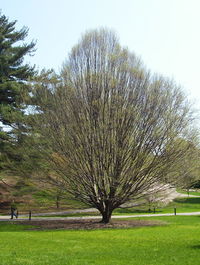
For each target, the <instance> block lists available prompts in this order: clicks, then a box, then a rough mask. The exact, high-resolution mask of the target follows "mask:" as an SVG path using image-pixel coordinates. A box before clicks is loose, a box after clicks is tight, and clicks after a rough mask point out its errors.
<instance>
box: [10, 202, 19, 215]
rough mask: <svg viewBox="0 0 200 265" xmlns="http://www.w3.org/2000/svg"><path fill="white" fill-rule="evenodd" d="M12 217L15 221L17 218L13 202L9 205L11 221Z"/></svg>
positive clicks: (15, 206)
mask: <svg viewBox="0 0 200 265" xmlns="http://www.w3.org/2000/svg"><path fill="white" fill-rule="evenodd" d="M14 216H15V218H16V219H17V217H18V211H17V205H16V204H15V202H14V201H13V202H12V203H11V219H13V217H14Z"/></svg>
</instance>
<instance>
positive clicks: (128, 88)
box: [35, 29, 191, 223]
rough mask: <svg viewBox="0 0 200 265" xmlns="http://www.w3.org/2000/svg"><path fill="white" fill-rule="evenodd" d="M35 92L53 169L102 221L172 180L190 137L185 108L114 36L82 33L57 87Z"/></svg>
mask: <svg viewBox="0 0 200 265" xmlns="http://www.w3.org/2000/svg"><path fill="white" fill-rule="evenodd" d="M35 93H36V94H37V97H38V98H39V99H40V100H39V101H38V103H37V104H39V105H40V113H41V115H39V116H40V117H39V119H38V120H39V122H38V125H39V131H40V133H39V134H40V137H43V139H46V142H47V144H48V152H47V153H46V157H47V159H48V160H49V161H51V167H52V170H54V171H55V172H56V173H57V175H59V177H60V179H62V181H63V180H64V183H65V184H64V185H65V186H66V189H67V190H68V191H69V192H70V193H71V194H73V195H74V196H75V197H76V198H77V199H79V200H80V201H82V202H85V203H87V204H88V205H90V206H92V207H95V208H97V209H98V210H99V212H100V213H101V215H102V222H104V223H107V222H109V220H110V217H111V214H112V212H113V210H114V209H115V208H117V207H119V206H120V205H122V204H123V203H125V202H127V201H129V200H132V199H138V198H141V197H145V196H146V194H147V193H150V192H153V191H152V189H151V187H152V186H153V185H154V184H155V183H159V187H160V188H161V187H165V186H166V183H170V182H172V181H174V178H169V176H172V170H173V165H174V163H176V161H177V159H180V157H181V156H183V153H184V152H185V150H186V149H187V148H188V146H185V148H182V146H181V140H180V139H188V137H189V136H188V130H187V128H188V126H189V123H190V120H191V113H190V111H189V108H188V103H187V102H186V100H185V97H184V95H183V93H182V91H181V89H180V88H179V87H178V86H176V84H175V83H174V82H173V81H171V80H168V79H165V78H163V77H162V76H158V75H152V74H151V73H150V72H149V71H147V70H146V69H145V67H144V66H143V65H142V63H141V62H140V60H139V59H138V58H137V57H136V56H135V55H134V54H133V53H130V52H129V51H128V49H127V48H122V47H121V46H120V44H119V41H118V39H117V37H116V35H115V34H114V33H113V32H111V31H109V30H106V29H100V30H94V31H90V32H87V33H86V34H85V35H84V36H83V37H82V39H81V40H80V42H79V43H78V44H77V45H76V46H75V47H74V48H73V49H72V51H71V53H70V54H69V58H68V60H67V61H66V62H65V64H64V66H63V70H62V74H61V81H60V82H56V84H55V83H52V84H51V85H49V83H48V84H47V83H46V84H45V83H43V84H42V85H40V86H37V89H36V92H35ZM177 139H179V141H180V146H181V148H179V144H176V145H174V142H175V141H177ZM43 151H44V150H43ZM55 154H56V155H55Z"/></svg>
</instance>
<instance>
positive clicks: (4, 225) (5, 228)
mask: <svg viewBox="0 0 200 265" xmlns="http://www.w3.org/2000/svg"><path fill="white" fill-rule="evenodd" d="M32 227H33V226H31V225H22V224H20V222H18V221H15V222H12V221H9V222H0V233H2V232H24V231H26V230H27V229H30V228H32Z"/></svg>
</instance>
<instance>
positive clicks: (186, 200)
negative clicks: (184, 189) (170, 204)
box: [174, 198, 200, 204]
mask: <svg viewBox="0 0 200 265" xmlns="http://www.w3.org/2000/svg"><path fill="white" fill-rule="evenodd" d="M174 202H176V203H190V204H200V198H177V199H175V200H174Z"/></svg>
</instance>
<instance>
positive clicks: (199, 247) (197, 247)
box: [191, 244, 200, 249]
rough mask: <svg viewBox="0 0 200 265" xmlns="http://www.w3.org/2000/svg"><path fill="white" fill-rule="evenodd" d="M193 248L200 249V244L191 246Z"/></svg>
mask: <svg viewBox="0 0 200 265" xmlns="http://www.w3.org/2000/svg"><path fill="white" fill-rule="evenodd" d="M191 248H193V249H200V244H199V245H194V246H191Z"/></svg>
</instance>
